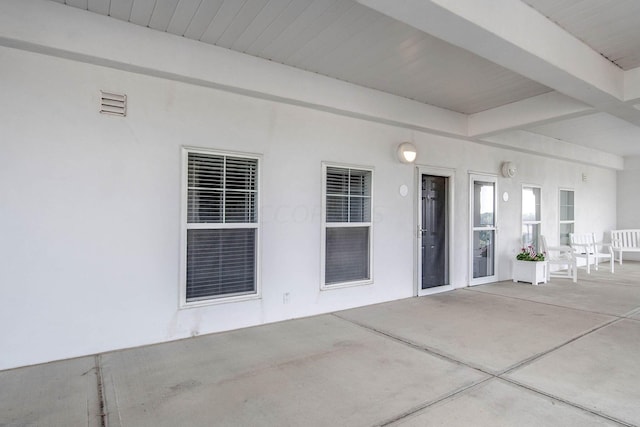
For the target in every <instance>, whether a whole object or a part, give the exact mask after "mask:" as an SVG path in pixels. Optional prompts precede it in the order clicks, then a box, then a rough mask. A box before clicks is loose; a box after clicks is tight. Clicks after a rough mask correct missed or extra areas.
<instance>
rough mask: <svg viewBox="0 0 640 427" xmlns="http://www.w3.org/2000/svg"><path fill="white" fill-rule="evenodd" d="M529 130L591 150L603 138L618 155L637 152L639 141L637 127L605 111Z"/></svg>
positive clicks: (639, 134) (596, 146)
mask: <svg viewBox="0 0 640 427" xmlns="http://www.w3.org/2000/svg"><path fill="white" fill-rule="evenodd" d="M529 131H530V132H533V133H537V134H539V135H544V136H548V137H551V138H556V139H560V140H563V141H567V142H571V143H574V144H580V145H583V146H586V147H590V148H594V149H595V148H598V147H601V146H602V142H603V141H605V143H606V144H607V147H608V150H607V151H609V152H610V153H613V154H616V155H619V156H628V155H632V154H634V153H636V152H637V145H638V141H640V128H639V127H638V126H634V125H632V124H630V123H628V122H626V121H624V120H621V119H619V118H617V117H614V116H611V115H609V114H606V113H598V114H592V115H589V116H583V117H577V118H573V119H569V120H564V121H561V122H557V123H551V124H546V125H542V126H534V127H531V128H530V129H529Z"/></svg>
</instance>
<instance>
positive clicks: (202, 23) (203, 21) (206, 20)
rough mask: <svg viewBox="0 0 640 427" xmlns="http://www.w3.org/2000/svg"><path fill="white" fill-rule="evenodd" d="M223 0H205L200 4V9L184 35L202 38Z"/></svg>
mask: <svg viewBox="0 0 640 427" xmlns="http://www.w3.org/2000/svg"><path fill="white" fill-rule="evenodd" d="M223 1H224V0H203V1H202V3H200V6H198V10H197V11H196V13H195V15H194V16H193V19H192V20H191V22H190V23H189V26H188V27H187V30H186V31H185V32H184V36H185V37H186V38H189V39H193V40H200V39H201V38H202V35H203V34H204V32H205V31H207V28H208V27H209V24H211V21H213V18H214V17H215V16H216V14H217V13H218V10H219V9H220V7H221V6H222V3H223Z"/></svg>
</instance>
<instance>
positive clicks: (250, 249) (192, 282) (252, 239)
mask: <svg viewBox="0 0 640 427" xmlns="http://www.w3.org/2000/svg"><path fill="white" fill-rule="evenodd" d="M185 157H186V159H185V160H186V167H185V173H186V179H185V182H186V206H184V210H185V213H186V224H185V239H186V242H185V248H184V251H185V257H184V263H183V301H182V302H183V304H185V303H186V304H193V303H199V302H207V301H211V300H219V299H221V298H228V297H246V296H252V295H257V291H258V278H257V259H258V217H259V215H258V159H257V158H252V157H242V156H235V155H234V156H231V155H224V154H218V153H211V152H207V151H199V150H198V151H196V150H185Z"/></svg>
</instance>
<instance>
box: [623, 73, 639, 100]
mask: <svg viewBox="0 0 640 427" xmlns="http://www.w3.org/2000/svg"><path fill="white" fill-rule="evenodd" d="M624 95H625V98H624V100H625V102H628V103H630V104H632V105H633V104H637V103H640V67H638V68H634V69H632V70H629V71H625V73H624Z"/></svg>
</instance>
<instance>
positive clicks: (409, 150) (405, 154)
mask: <svg viewBox="0 0 640 427" xmlns="http://www.w3.org/2000/svg"><path fill="white" fill-rule="evenodd" d="M416 157H418V150H417V149H416V146H415V145H413V144H412V143H410V142H403V143H402V144H400V145H399V146H398V159H399V160H400V161H401V162H402V163H413V162H415V161H416Z"/></svg>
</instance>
